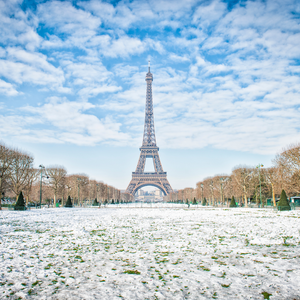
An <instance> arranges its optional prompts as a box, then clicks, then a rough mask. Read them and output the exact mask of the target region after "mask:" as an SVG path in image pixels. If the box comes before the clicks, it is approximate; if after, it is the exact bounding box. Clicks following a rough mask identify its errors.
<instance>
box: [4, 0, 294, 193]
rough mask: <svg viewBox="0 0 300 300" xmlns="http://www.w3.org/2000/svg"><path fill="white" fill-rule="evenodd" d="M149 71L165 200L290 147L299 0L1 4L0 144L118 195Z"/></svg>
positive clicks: (136, 143) (132, 162)
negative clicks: (166, 184) (170, 192)
mask: <svg viewBox="0 0 300 300" xmlns="http://www.w3.org/2000/svg"><path fill="white" fill-rule="evenodd" d="M149 59H150V60H151V72H152V73H153V76H154V81H153V100H154V116H155V130H156V139H157V144H158V146H159V147H160V157H161V161H162V165H163V168H164V170H165V171H167V172H168V179H169V181H170V183H171V185H172V187H173V188H177V189H178V188H183V187H186V186H194V185H195V184H196V182H197V181H199V180H202V179H203V178H204V177H207V176H212V175H215V174H221V173H230V172H231V169H232V168H233V167H234V166H235V165H239V164H247V165H256V164H259V163H264V164H265V165H267V166H268V165H271V160H272V158H273V157H274V155H275V154H276V153H277V152H278V151H280V150H281V149H282V148H283V147H285V146H287V145H289V144H290V143H295V142H299V141H300V126H299V124H300V123H299V117H300V113H299V103H300V77H299V75H300V2H299V1H298V0H264V1H260V0H257V1H238V0H233V1H225V0H223V1H221V0H207V1H206V0H203V1H196V0H185V1H177V0H172V1H171V0H169V1H168V0H151V1H150V0H149V1H146V0H145V1H141V0H135V1H100V0H97V1H94V0H91V1H76V0H73V1H45V0H40V1H34V0H30V1H29V0H27V1H22V0H4V1H3V0H0V140H1V141H2V142H4V143H6V144H7V145H9V146H14V147H18V148H20V149H23V150H26V151H28V152H30V153H32V154H33V156H34V157H35V163H36V165H37V166H38V165H39V164H44V165H46V166H48V165H53V164H58V165H63V166H65V167H66V168H67V170H68V172H69V173H78V172H79V173H86V174H88V175H90V177H91V178H95V179H98V180H103V181H104V182H107V183H109V184H112V185H114V186H116V187H118V188H121V189H125V188H126V187H127V185H128V183H129V181H130V179H131V172H132V171H134V170H135V168H136V164H137V161H138V157H139V149H138V148H139V147H140V146H141V143H142V134H143V122H144V106H145V94H146V83H145V74H146V72H147V64H148V60H149ZM147 168H149V167H148V166H147Z"/></svg>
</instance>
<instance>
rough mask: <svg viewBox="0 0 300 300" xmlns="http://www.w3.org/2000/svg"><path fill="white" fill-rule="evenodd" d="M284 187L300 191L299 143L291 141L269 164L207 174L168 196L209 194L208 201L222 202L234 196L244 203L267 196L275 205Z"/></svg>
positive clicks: (181, 197)
mask: <svg viewBox="0 0 300 300" xmlns="http://www.w3.org/2000/svg"><path fill="white" fill-rule="evenodd" d="M283 189H284V190H285V191H286V193H287V195H288V196H289V197H291V196H296V195H299V193H300V144H295V145H291V146H289V147H287V148H286V149H284V150H283V151H282V152H281V153H279V154H277V155H276V157H275V158H274V160H273V166H272V167H270V168H264V167H263V165H261V164H259V165H258V166H255V167H249V166H237V167H235V168H234V169H233V170H232V173H231V174H230V175H216V176H213V177H207V178H205V179H204V180H203V181H200V182H198V183H197V186H196V188H195V189H193V188H185V189H182V190H179V191H177V192H176V193H171V194H170V195H168V197H167V199H166V200H167V201H170V202H176V201H186V199H188V200H190V201H192V200H193V199H194V198H196V199H197V200H198V201H203V200H204V198H206V200H207V201H208V203H209V204H211V205H214V206H217V205H221V206H222V205H225V204H226V205H227V204H228V201H230V199H231V198H232V196H234V197H235V198H236V199H238V201H239V203H240V205H243V206H245V207H247V206H248V204H249V201H250V202H252V203H256V204H257V205H260V204H262V205H264V204H265V203H266V199H267V198H271V199H272V203H273V205H276V198H279V196H280V194H281V191H282V190H283ZM261 199H262V203H260V201H261Z"/></svg>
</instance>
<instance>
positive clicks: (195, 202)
mask: <svg viewBox="0 0 300 300" xmlns="http://www.w3.org/2000/svg"><path fill="white" fill-rule="evenodd" d="M196 204H197V201H196V198H195V197H194V200H193V205H196Z"/></svg>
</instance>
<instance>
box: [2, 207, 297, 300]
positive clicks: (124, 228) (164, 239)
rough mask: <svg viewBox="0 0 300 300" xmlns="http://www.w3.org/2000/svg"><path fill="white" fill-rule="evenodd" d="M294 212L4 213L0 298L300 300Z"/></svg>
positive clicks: (138, 210) (132, 210)
mask: <svg viewBox="0 0 300 300" xmlns="http://www.w3.org/2000/svg"><path fill="white" fill-rule="evenodd" d="M299 295H300V211H299V210H298V211H290V212H281V213H278V212H274V211H272V210H269V209H245V208H236V209H217V208H216V209H213V208H202V207H199V208H195V209H194V208H193V207H191V208H189V209H187V208H174V207H173V208H172V207H170V208H154V207H153V208H145V209H142V208H101V209H97V208H82V209H79V208H76V209H74V208H73V209H66V208H60V209H42V210H31V211H25V212H18V211H16V212H15V211H2V212H0V299H47V300H48V299H110V300H111V299H226V300H227V299H280V300H282V299H300V297H299Z"/></svg>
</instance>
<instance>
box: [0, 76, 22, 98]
mask: <svg viewBox="0 0 300 300" xmlns="http://www.w3.org/2000/svg"><path fill="white" fill-rule="evenodd" d="M0 94H5V95H7V96H16V95H18V94H19V93H18V91H17V90H15V88H14V86H13V85H12V84H10V83H8V82H5V81H3V80H1V79H0Z"/></svg>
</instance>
